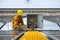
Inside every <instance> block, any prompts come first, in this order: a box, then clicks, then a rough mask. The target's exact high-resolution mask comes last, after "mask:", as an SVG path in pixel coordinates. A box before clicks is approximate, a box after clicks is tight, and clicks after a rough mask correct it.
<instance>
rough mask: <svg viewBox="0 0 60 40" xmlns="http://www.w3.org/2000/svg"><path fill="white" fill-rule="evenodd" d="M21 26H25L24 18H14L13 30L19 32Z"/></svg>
mask: <svg viewBox="0 0 60 40" xmlns="http://www.w3.org/2000/svg"><path fill="white" fill-rule="evenodd" d="M19 25H20V26H21V25H24V23H23V19H22V16H19V17H18V16H15V17H13V30H18V28H19Z"/></svg>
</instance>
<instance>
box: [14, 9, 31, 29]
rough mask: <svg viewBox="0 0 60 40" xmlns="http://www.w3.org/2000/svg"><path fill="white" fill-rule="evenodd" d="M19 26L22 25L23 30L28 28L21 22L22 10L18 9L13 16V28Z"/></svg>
mask: <svg viewBox="0 0 60 40" xmlns="http://www.w3.org/2000/svg"><path fill="white" fill-rule="evenodd" d="M20 27H22V28H23V29H24V30H30V29H29V28H27V25H25V24H24V22H23V12H22V10H18V11H17V15H16V16H14V17H13V30H18V29H19V28H20Z"/></svg>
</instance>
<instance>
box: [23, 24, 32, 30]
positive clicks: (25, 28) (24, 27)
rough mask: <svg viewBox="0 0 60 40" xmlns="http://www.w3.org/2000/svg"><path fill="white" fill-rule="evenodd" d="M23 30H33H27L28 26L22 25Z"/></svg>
mask: <svg viewBox="0 0 60 40" xmlns="http://www.w3.org/2000/svg"><path fill="white" fill-rule="evenodd" d="M22 28H23V29H24V30H32V29H29V28H27V25H22Z"/></svg>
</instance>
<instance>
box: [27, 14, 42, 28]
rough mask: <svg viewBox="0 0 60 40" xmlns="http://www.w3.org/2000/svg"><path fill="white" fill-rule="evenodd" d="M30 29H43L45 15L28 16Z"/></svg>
mask: <svg viewBox="0 0 60 40" xmlns="http://www.w3.org/2000/svg"><path fill="white" fill-rule="evenodd" d="M27 26H28V28H32V29H33V28H40V29H42V28H43V15H42V14H27Z"/></svg>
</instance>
